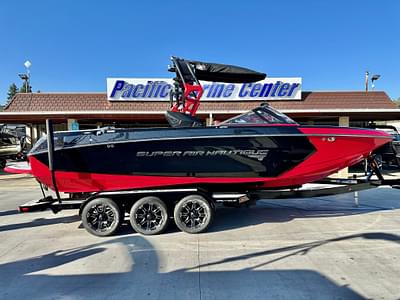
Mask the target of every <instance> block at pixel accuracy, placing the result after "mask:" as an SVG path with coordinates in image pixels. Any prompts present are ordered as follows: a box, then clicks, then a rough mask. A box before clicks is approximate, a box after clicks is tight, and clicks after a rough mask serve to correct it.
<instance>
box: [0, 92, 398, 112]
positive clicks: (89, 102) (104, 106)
mask: <svg viewBox="0 0 400 300" xmlns="http://www.w3.org/2000/svg"><path fill="white" fill-rule="evenodd" d="M261 102H262V101H254V100H247V101H246V100H245V101H208V102H207V101H202V105H201V106H200V109H199V112H201V111H203V112H204V111H213V112H216V113H217V112H218V111H221V112H222V111H224V112H227V111H245V110H249V109H251V108H253V107H255V106H257V105H258V104H259V103H261ZM269 103H270V105H271V106H273V107H275V108H277V109H284V110H287V109H290V110H292V109H295V110H304V111H313V110H321V109H333V110H338V109H342V110H347V109H395V108H397V107H396V105H395V104H394V103H393V102H392V101H391V100H390V98H389V97H388V96H387V94H386V93H385V92H375V91H373V92H368V93H366V92H361V91H353V92H302V99H301V100H279V101H276V100H275V101H270V102H269ZM168 107H169V103H167V102H160V101H129V102H128V101H127V102H122V101H118V102H116V101H112V102H111V101H108V100H107V95H106V93H29V94H25V93H18V94H17V95H16V96H15V97H14V98H13V99H12V101H11V102H10V103H9V104H8V105H7V107H6V108H5V110H4V112H6V113H7V112H56V111H57V112H66V113H68V112H85V111H96V112H104V113H107V112H117V111H121V112H123V111H125V112H132V113H134V112H135V111H137V112H143V111H146V112H152V111H154V112H164V111H166V110H167V109H168Z"/></svg>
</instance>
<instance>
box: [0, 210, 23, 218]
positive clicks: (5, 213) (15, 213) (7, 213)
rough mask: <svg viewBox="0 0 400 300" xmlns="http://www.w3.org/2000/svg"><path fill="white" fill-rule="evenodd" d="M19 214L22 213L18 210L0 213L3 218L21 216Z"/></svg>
mask: <svg viewBox="0 0 400 300" xmlns="http://www.w3.org/2000/svg"><path fill="white" fill-rule="evenodd" d="M19 213H20V212H19V211H18V210H16V209H13V210H5V211H0V217H3V216H11V215H17V214H19Z"/></svg>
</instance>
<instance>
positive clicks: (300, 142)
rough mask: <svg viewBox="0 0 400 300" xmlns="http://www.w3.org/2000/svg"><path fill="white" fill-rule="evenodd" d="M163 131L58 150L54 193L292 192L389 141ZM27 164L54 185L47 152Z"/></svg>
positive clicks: (360, 133) (344, 132) (245, 130)
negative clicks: (220, 188) (211, 188)
mask: <svg viewBox="0 0 400 300" xmlns="http://www.w3.org/2000/svg"><path fill="white" fill-rule="evenodd" d="M159 131H160V132H159V136H158V137H157V135H155V133H154V132H153V137H152V138H149V139H137V140H131V141H123V142H112V143H98V144H93V145H86V146H83V147H82V146H81V147H70V148H62V149H58V150H57V149H56V151H55V152H54V162H55V169H56V172H55V177H56V182H57V188H58V189H59V191H61V192H69V193H82V192H97V191H111V190H126V189H142V188H155V187H170V186H184V185H224V184H231V185H232V188H234V185H239V184H241V186H243V185H244V186H246V187H247V188H249V189H265V188H283V187H292V186H298V185H302V184H304V183H307V182H312V181H316V180H319V179H322V178H325V177H326V176H328V175H330V174H332V173H335V172H337V171H338V170H340V169H342V168H345V167H347V166H350V165H353V164H355V163H358V162H359V161H361V160H362V159H363V158H365V157H366V156H368V155H369V154H370V152H371V151H373V150H374V149H375V148H377V147H379V146H381V145H383V144H385V143H387V142H389V141H390V139H391V138H390V136H389V135H387V134H385V133H383V132H379V131H375V130H362V129H351V128H337V127H326V128H323V127H297V126H291V127H290V126H289V127H279V126H274V127H268V126H265V127H263V126H260V127H254V128H253V127H242V128H226V130H225V131H224V130H222V133H221V130H219V131H218V134H217V136H212V135H211V134H210V129H209V128H208V129H197V130H195V131H193V132H192V136H191V137H190V138H188V137H181V136H180V132H179V130H175V131H174V132H173V133H174V135H175V137H172V136H170V133H171V131H168V130H167V131H165V130H164V131H163V130H162V129H160V130H159ZM211 133H212V131H211ZM165 136H167V138H166V137H165ZM29 160H30V164H31V170H32V174H33V175H34V176H35V177H36V178H38V180H39V181H41V182H42V183H44V184H45V185H47V186H49V187H51V188H54V187H53V184H52V180H51V174H50V171H49V169H48V156H47V152H41V153H36V154H34V153H33V154H31V155H30V156H29Z"/></svg>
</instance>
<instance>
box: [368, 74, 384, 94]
mask: <svg viewBox="0 0 400 300" xmlns="http://www.w3.org/2000/svg"><path fill="white" fill-rule="evenodd" d="M379 78H381V75H379V74H374V75H372V77H371V83H372V84H371V86H372V90H374V88H375V84H374V81H376V80H378V79H379ZM368 79H369V72H368V71H366V72H365V91H366V92H368Z"/></svg>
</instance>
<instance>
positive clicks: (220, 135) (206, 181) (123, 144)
mask: <svg viewBox="0 0 400 300" xmlns="http://www.w3.org/2000/svg"><path fill="white" fill-rule="evenodd" d="M171 70H173V71H175V72H176V73H177V78H176V79H175V80H176V84H175V87H176V88H175V90H173V91H172V93H171V98H172V108H171V111H169V112H167V115H166V116H167V119H168V121H169V122H170V124H171V125H172V126H174V127H173V128H149V129H114V128H108V129H107V128H103V129H100V130H86V131H69V132H56V133H55V134H54V147H55V148H54V170H55V172H54V173H55V174H54V175H55V182H56V185H57V188H58V190H59V191H61V192H69V193H78V192H80V193H82V192H98V191H115V190H127V189H142V188H154V187H172V186H184V185H202V186H209V185H218V184H239V183H240V184H242V185H243V184H244V185H248V187H249V188H253V189H256V188H259V189H267V188H284V187H285V188H286V187H294V186H300V185H302V184H304V183H308V182H312V181H316V180H319V179H322V178H325V177H327V176H328V175H330V174H332V173H335V172H337V171H339V170H340V169H342V168H345V167H348V166H351V165H353V164H356V163H358V162H360V161H361V160H363V159H364V158H366V157H367V156H368V155H369V154H370V153H371V151H373V150H374V149H376V148H378V147H380V146H381V145H383V144H385V143H388V142H390V141H391V140H392V137H391V136H390V135H389V134H386V133H384V132H382V131H376V130H370V129H358V128H345V127H326V126H301V125H299V124H297V123H296V122H294V121H293V120H291V119H290V118H289V117H287V116H285V115H284V114H282V113H280V112H278V111H276V110H274V109H273V108H271V107H269V106H267V105H264V106H260V107H257V108H255V109H253V110H251V111H249V112H248V113H245V114H242V115H240V116H237V117H234V118H232V119H230V120H227V121H225V122H223V123H221V124H219V125H218V126H211V127H202V126H201V123H200V122H199V121H197V120H196V118H195V117H194V115H195V113H196V110H197V108H198V106H199V101H200V98H201V95H202V88H201V85H200V83H199V82H198V80H199V79H205V80H218V81H223V82H251V81H258V80H261V79H263V78H265V74H262V73H258V72H254V71H251V70H248V69H244V68H240V67H235V66H226V65H219V64H209V63H201V62H191V61H186V60H182V59H178V58H173V67H172V68H171ZM29 161H30V164H31V169H32V174H33V175H34V176H35V177H36V178H37V179H38V180H39V181H40V182H42V183H43V184H45V185H46V186H49V187H50V188H53V189H54V185H53V181H52V175H51V172H50V170H49V161H48V148H47V140H46V138H42V139H41V140H39V141H38V142H37V144H36V145H35V146H34V147H33V149H32V150H31V152H30V153H29Z"/></svg>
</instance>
